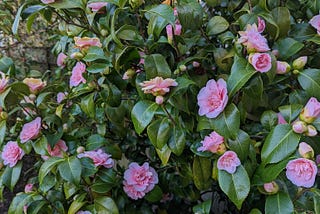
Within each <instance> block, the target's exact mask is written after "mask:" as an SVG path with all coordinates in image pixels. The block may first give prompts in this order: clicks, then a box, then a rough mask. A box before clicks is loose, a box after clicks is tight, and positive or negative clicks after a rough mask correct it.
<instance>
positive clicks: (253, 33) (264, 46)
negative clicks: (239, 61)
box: [238, 24, 270, 53]
mask: <svg viewBox="0 0 320 214" xmlns="http://www.w3.org/2000/svg"><path fill="white" fill-rule="evenodd" d="M239 34H240V36H241V37H240V38H239V40H238V41H239V42H240V43H242V44H243V45H244V46H246V47H247V50H248V52H250V53H251V52H266V51H268V50H270V48H269V46H268V42H267V40H266V38H264V37H263V36H262V35H261V34H260V33H259V31H258V27H257V25H256V24H253V25H250V24H248V25H247V28H246V30H245V31H239Z"/></svg>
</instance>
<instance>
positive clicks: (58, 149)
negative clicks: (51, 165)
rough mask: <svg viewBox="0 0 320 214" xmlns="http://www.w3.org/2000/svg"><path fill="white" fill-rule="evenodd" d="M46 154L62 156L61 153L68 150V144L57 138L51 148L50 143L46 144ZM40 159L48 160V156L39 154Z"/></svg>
mask: <svg viewBox="0 0 320 214" xmlns="http://www.w3.org/2000/svg"><path fill="white" fill-rule="evenodd" d="M47 150H48V154H49V155H50V156H51V157H60V158H63V153H64V152H66V151H68V146H67V145H66V142H64V141H63V140H61V139H60V140H59V141H58V142H57V144H56V145H54V147H53V149H52V148H51V146H50V144H48V145H47ZM41 157H42V159H44V160H48V159H49V157H48V156H46V155H42V156H41Z"/></svg>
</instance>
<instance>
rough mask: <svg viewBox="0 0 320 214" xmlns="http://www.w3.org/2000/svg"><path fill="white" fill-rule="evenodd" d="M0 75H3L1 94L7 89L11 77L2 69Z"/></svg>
mask: <svg viewBox="0 0 320 214" xmlns="http://www.w3.org/2000/svg"><path fill="white" fill-rule="evenodd" d="M0 75H1V78H0V94H1V93H2V92H4V91H5V90H6V87H7V85H8V82H9V78H8V77H6V75H5V74H4V73H3V72H1V71H0Z"/></svg>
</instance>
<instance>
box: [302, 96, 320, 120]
mask: <svg viewBox="0 0 320 214" xmlns="http://www.w3.org/2000/svg"><path fill="white" fill-rule="evenodd" d="M319 115H320V102H319V101H318V100H317V99H316V98H314V97H311V98H310V99H309V101H308V103H307V104H306V106H305V107H304V108H303V109H302V111H301V113H300V116H299V117H300V120H303V121H305V122H306V123H312V122H313V121H314V120H315V119H316V118H317V117H318V116H319Z"/></svg>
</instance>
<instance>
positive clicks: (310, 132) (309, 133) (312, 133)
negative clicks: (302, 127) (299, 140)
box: [306, 125, 318, 137]
mask: <svg viewBox="0 0 320 214" xmlns="http://www.w3.org/2000/svg"><path fill="white" fill-rule="evenodd" d="M307 129H308V130H307V132H306V135H307V136H309V137H313V136H316V135H317V134H318V132H317V129H316V128H315V127H314V126H313V125H307Z"/></svg>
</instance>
